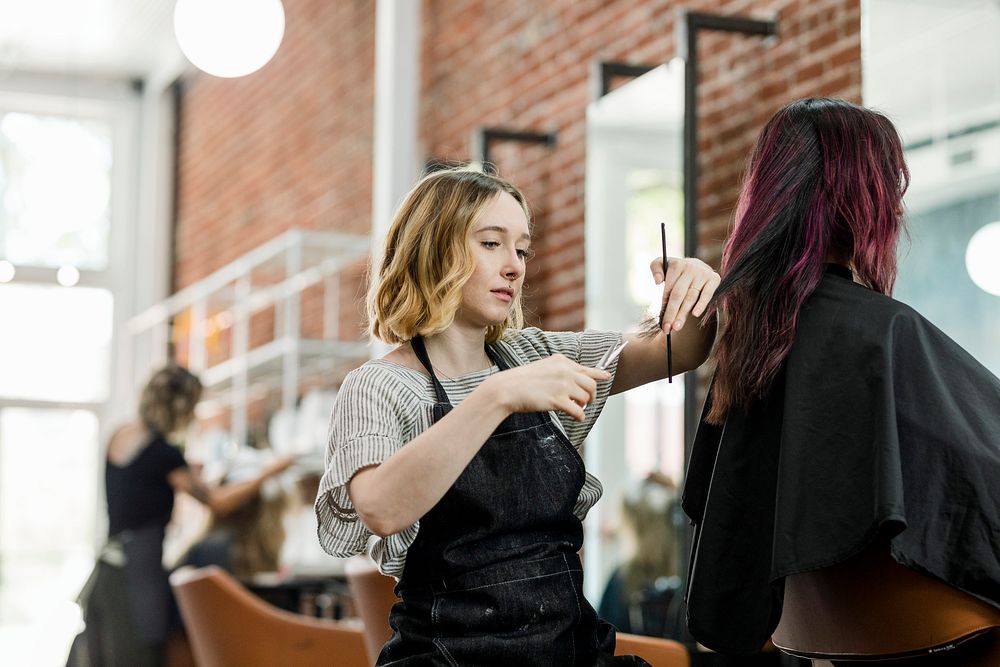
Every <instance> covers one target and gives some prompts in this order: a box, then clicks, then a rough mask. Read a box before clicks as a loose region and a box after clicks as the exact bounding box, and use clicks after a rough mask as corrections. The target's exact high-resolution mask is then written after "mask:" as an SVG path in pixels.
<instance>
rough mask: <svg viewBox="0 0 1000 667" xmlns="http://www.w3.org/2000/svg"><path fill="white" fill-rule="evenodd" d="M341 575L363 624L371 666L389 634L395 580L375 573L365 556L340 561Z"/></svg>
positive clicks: (395, 600)
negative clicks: (343, 575)
mask: <svg viewBox="0 0 1000 667" xmlns="http://www.w3.org/2000/svg"><path fill="white" fill-rule="evenodd" d="M344 574H345V576H346V577H347V586H348V588H349V589H350V591H351V600H352V601H353V602H354V609H355V611H356V612H357V614H358V616H360V617H361V620H362V622H363V623H364V638H365V649H366V650H367V651H368V663H369V664H371V665H374V664H375V660H376V659H377V658H378V655H379V653H380V652H381V651H382V647H383V646H385V643H386V642H387V641H389V637H391V636H392V628H390V627H389V610H391V609H392V605H394V604H396V603H397V602H399V598H398V597H396V593H395V587H396V580H395V579H393V578H392V577H387V576H385V575H384V574H382V573H381V572H379V571H378V567H377V566H376V565H375V563H374V562H372V560H371V559H370V558H368V557H366V556H354V557H352V558H350V559H348V561H347V562H346V563H345V564H344Z"/></svg>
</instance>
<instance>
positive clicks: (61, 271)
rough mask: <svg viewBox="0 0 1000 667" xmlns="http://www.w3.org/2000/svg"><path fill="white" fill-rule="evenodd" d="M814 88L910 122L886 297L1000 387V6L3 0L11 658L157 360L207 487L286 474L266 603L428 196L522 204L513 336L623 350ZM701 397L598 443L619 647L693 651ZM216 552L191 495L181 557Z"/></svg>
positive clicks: (634, 399)
mask: <svg viewBox="0 0 1000 667" xmlns="http://www.w3.org/2000/svg"><path fill="white" fill-rule="evenodd" d="M720 17H721V18H720ZM182 46H183V47H184V49H183V51H182V48H181V47H182ZM238 56H239V57H238ZM243 56H245V58H241V57H243ZM818 95H823V96H836V97H843V98H846V99H849V100H852V101H855V102H860V103H864V104H866V105H869V106H873V107H875V108H878V109H880V110H882V111H884V112H886V113H887V114H888V115H889V116H890V117H891V118H892V119H893V120H894V121H895V123H896V124H897V127H898V128H899V130H900V132H901V134H902V136H903V139H904V142H905V144H906V149H907V158H908V162H909V165H910V168H911V171H912V184H911V187H910V190H909V192H908V194H907V198H906V204H907V209H908V217H909V226H910V235H909V239H908V240H905V241H904V242H903V243H902V244H901V247H900V253H901V271H900V278H899V283H898V286H897V291H896V296H897V298H899V299H901V300H903V301H905V302H907V303H909V304H911V305H913V306H914V307H916V308H917V309H918V310H920V311H921V312H922V313H923V314H924V315H926V316H927V317H928V318H929V319H930V320H931V321H932V322H934V323H935V324H937V325H938V326H939V327H940V328H942V329H943V330H944V331H945V332H946V333H948V334H949V335H950V336H952V337H953V338H955V339H956V340H957V341H958V342H959V343H960V344H962V345H963V346H964V347H965V348H966V349H968V350H969V351H970V352H971V353H972V354H973V355H974V356H976V357H977V358H978V359H979V360H980V361H982V362H983V363H984V364H985V365H986V366H987V367H989V368H990V369H991V370H992V371H993V372H994V373H1000V344H998V341H1000V0H948V1H944V0H811V1H805V0H718V1H711V0H700V1H696V0H687V1H676V2H668V1H666V0H611V1H607V0H604V1H602V0H544V1H534V0H395V1H394V0H377V1H376V0H282V1H281V2H279V1H278V0H243V1H242V2H233V1H228V2H227V1H224V0H202V2H185V1H184V0H181V1H180V2H175V0H32V2H23V1H19V0H0V662H2V663H3V664H33V665H34V664H37V665H61V664H64V662H65V656H66V650H67V648H68V646H69V643H70V641H71V639H72V637H73V635H74V634H75V633H76V631H77V629H78V625H79V612H78V610H77V608H76V605H75V604H74V602H73V600H74V598H75V596H76V594H77V593H78V591H79V590H80V587H81V585H82V584H83V582H84V580H85V579H86V577H87V574H88V573H89V571H90V568H91V566H92V565H93V561H94V557H95V553H96V550H97V549H98V548H99V547H100V546H101V544H102V543H103V541H104V538H105V536H106V532H107V527H106V526H107V518H106V510H105V503H104V495H103V465H104V463H103V462H104V449H105V446H106V440H107V437H108V435H109V434H110V433H111V432H112V431H113V430H114V429H115V428H116V426H117V425H118V424H120V423H121V422H122V421H123V420H125V419H128V418H129V417H130V416H132V415H133V414H134V413H135V408H136V405H135V401H136V397H137V394H138V391H139V389H140V388H141V387H142V385H143V383H144V382H145V381H146V379H147V378H148V376H149V373H150V372H151V371H152V370H153V369H154V368H156V367H158V366H160V365H162V364H163V363H165V362H166V361H167V360H169V359H173V360H176V361H177V362H179V363H181V364H183V365H185V366H187V367H189V368H190V369H191V370H192V371H194V372H195V373H197V374H198V375H199V376H200V377H201V378H202V380H203V382H204V383H205V386H206V392H205V395H204V397H203V400H202V402H201V404H200V405H199V407H198V412H197V415H198V419H197V422H196V424H194V425H193V426H192V427H191V428H190V429H189V431H188V433H187V435H186V437H185V442H184V447H185V455H186V457H187V458H188V460H189V462H191V463H192V465H196V466H198V467H200V469H202V470H203V472H204V474H205V476H206V477H208V478H213V477H214V478H216V479H219V478H222V477H223V476H224V475H226V474H232V473H233V471H234V470H236V469H237V468H238V467H239V465H243V464H247V462H248V461H250V462H251V463H252V460H253V458H254V456H255V453H254V452H259V451H262V450H270V451H271V452H275V453H292V454H296V455H297V456H298V457H299V462H298V463H297V464H296V466H295V467H294V468H293V470H292V471H291V472H290V473H289V474H288V475H286V476H285V477H284V478H283V479H282V481H281V484H283V485H284V488H285V490H286V491H288V492H289V495H291V496H293V501H292V502H291V503H290V504H289V505H288V506H287V507H286V509H285V510H284V514H283V518H282V519H281V521H283V522H284V526H285V534H286V535H285V538H284V541H283V545H282V552H281V558H280V562H279V563H278V564H277V567H276V568H275V573H271V574H273V575H274V577H277V579H275V580H276V581H293V580H296V578H299V579H302V580H311V581H327V580H331V581H332V580H336V579H337V578H338V577H340V576H341V575H342V572H343V570H342V563H339V562H337V561H336V559H333V558H330V557H328V556H325V555H324V554H323V553H322V552H321V551H320V550H319V547H318V545H317V544H316V539H315V519H313V517H312V509H311V502H312V497H311V495H312V494H314V493H315V480H316V476H317V475H318V474H319V473H320V472H321V471H322V457H323V451H324V448H325V434H326V422H327V418H328V416H329V412H330V408H331V405H332V403H333V401H334V400H335V397H336V390H337V387H338V385H339V382H340V381H341V379H342V378H343V376H344V374H346V372H348V371H349V370H350V369H351V368H354V367H356V366H357V365H358V364H360V363H362V362H363V361H364V360H365V359H367V358H369V357H370V356H380V355H381V354H383V353H384V350H383V349H382V348H380V347H378V346H375V345H370V344H369V342H368V341H367V340H366V339H365V337H364V335H363V329H362V327H363V319H362V310H363V309H362V300H363V295H364V291H365V288H366V284H367V283H366V268H367V265H368V262H369V260H370V258H371V256H372V253H377V252H378V248H379V245H380V243H381V239H382V237H383V235H384V234H385V231H386V229H387V226H388V223H389V220H390V217H391V214H392V211H393V209H394V207H395V206H396V205H397V204H398V202H399V201H400V200H401V198H402V196H403V194H404V193H405V192H406V191H407V189H408V188H409V187H410V185H411V184H412V183H413V182H414V181H415V179H417V178H418V177H419V176H420V174H421V173H423V172H424V171H426V170H429V169H434V168H436V166H438V165H441V164H450V163H453V162H474V163H479V164H484V165H485V168H487V169H490V168H495V169H496V170H497V171H499V172H500V173H501V174H502V175H504V176H505V177H507V178H509V179H511V180H513V181H514V182H515V183H516V184H518V185H519V186H521V187H522V188H523V189H524V190H525V192H526V194H527V196H528V198H529V201H530V203H531V206H532V209H533V211H534V230H533V233H534V237H535V240H534V243H533V245H534V248H535V249H536V251H537V254H536V257H535V259H534V260H533V261H532V263H531V265H530V269H529V274H528V278H527V301H526V304H527V310H528V320H529V323H530V324H532V325H538V326H542V327H544V328H547V329H550V330H564V329H581V328H584V327H594V328H620V329H627V328H629V327H631V326H634V324H635V323H637V322H638V321H639V320H640V319H641V318H642V317H643V315H644V314H645V313H647V311H648V309H649V305H650V303H652V302H654V301H655V300H656V299H657V292H656V289H655V287H654V286H653V285H652V284H651V281H650V280H649V278H648V262H649V261H650V260H651V259H652V258H653V257H655V256H657V255H658V254H659V238H658V236H659V224H660V222H665V223H667V227H668V250H669V251H670V253H671V254H673V255H680V254H685V253H686V254H696V255H698V256H700V257H702V258H703V259H705V260H706V261H708V262H710V263H712V264H714V265H716V266H717V264H718V260H719V256H720V253H721V248H722V245H723V243H724V241H725V238H726V234H727V231H728V228H729V225H730V223H731V219H732V212H733V208H734V204H735V199H736V194H737V191H738V187H739V179H740V176H741V174H742V171H743V168H744V165H745V161H746V157H747V155H748V152H749V150H750V148H751V146H752V144H753V141H754V139H755V137H756V135H757V133H758V132H759V131H760V129H761V127H762V125H763V123H764V121H765V120H766V119H767V118H768V117H769V116H770V115H771V114H772V113H773V112H774V111H775V110H776V109H777V108H779V107H780V106H782V105H784V104H785V103H787V102H789V101H791V100H794V99H797V98H801V97H808V96H818ZM704 379H705V378H704V377H702V378H686V379H683V380H682V379H678V380H677V381H675V382H673V383H672V384H668V383H658V384H656V385H653V386H648V387H645V388H642V389H641V390H637V391H634V392H631V393H630V394H629V395H628V396H625V397H618V398H615V399H613V400H612V401H610V402H609V403H608V406H607V408H606V409H605V413H604V415H603V417H602V418H601V420H600V422H599V424H598V426H597V427H596V428H595V430H594V432H593V434H592V436H591V437H590V439H589V440H588V443H587V448H586V458H587V462H588V465H589V466H590V467H591V469H592V471H593V472H594V473H595V474H596V475H597V476H598V477H599V478H601V479H602V481H603V483H604V486H605V496H604V499H603V500H602V501H601V502H600V504H599V505H598V506H597V507H596V508H595V509H594V510H593V511H592V512H591V513H590V516H589V517H588V520H587V524H586V531H587V538H586V539H587V542H586V546H585V568H586V571H587V594H588V597H590V598H591V602H592V603H593V604H594V605H595V606H597V605H598V604H599V603H601V601H602V598H606V599H607V600H609V602H608V604H609V605H611V606H609V607H608V610H609V612H608V613H612V612H613V607H614V605H613V604H612V602H610V600H611V597H609V596H608V595H605V588H606V587H607V586H608V584H609V582H611V583H612V584H615V575H616V574H617V575H618V576H619V580H618V581H617V584H616V585H619V587H621V586H625V587H626V588H627V589H628V588H629V587H632V588H634V589H635V590H626V591H625V592H624V593H622V597H621V599H620V601H619V603H618V611H617V613H619V614H622V615H621V618H623V619H627V622H629V623H631V624H632V628H633V631H635V632H645V633H649V634H660V635H663V636H672V635H674V634H676V633H677V632H679V630H676V629H675V628H672V627H671V625H670V624H671V623H672V621H671V618H672V617H671V614H675V613H676V604H677V603H676V599H677V597H678V596H675V595H674V592H676V591H677V590H678V588H679V586H680V585H682V579H683V573H684V571H685V570H684V566H685V561H686V555H685V549H684V541H685V536H684V530H685V524H684V522H683V521H682V520H681V517H680V516H679V515H678V512H677V510H676V498H677V489H678V488H680V486H681V485H682V484H683V474H684V468H685V450H686V445H685V443H686V442H689V441H690V437H691V434H692V425H693V415H696V414H697V412H698V410H699V409H700V400H701V395H702V390H703V386H704ZM637 517H639V518H638V519H637ZM636 521H639V525H642V523H643V522H645V524H646V525H649V522H651V521H652V522H660V524H662V525H661V527H662V529H663V533H662V535H661V536H660V537H659V538H658V543H659V544H665V545H668V546H667V548H664V549H662V554H660V555H659V556H657V558H659V561H658V562H654V563H648V562H647V563H639V564H636V563H635V558H634V557H635V555H636V553H648V552H649V550H648V549H643V548H637V545H638V544H639V543H640V542H641V537H642V536H641V535H636V534H635V533H636V530H635V528H634V526H635V525H636ZM205 524H206V517H205V515H204V512H203V510H201V508H200V507H199V506H197V505H196V504H194V503H189V502H183V500H180V501H179V502H178V505H177V507H176V509H175V514H174V521H173V523H172V525H171V528H170V532H169V535H168V550H167V557H168V558H173V559H176V558H178V557H179V556H180V554H182V553H183V552H184V551H185V549H186V548H187V546H189V545H190V544H191V543H192V542H193V541H194V540H195V539H197V538H198V536H199V535H200V534H202V533H203V532H204V530H205ZM639 532H641V531H639ZM630 563H631V564H632V565H630ZM630 568H631V569H630ZM636 573H640V574H636ZM258 574H268V573H258ZM640 575H641V576H640ZM637 577H638V578H637ZM263 580H264V579H261V581H263ZM262 585H263V584H262ZM309 590H314V589H309ZM315 591H320V592H321V593H324V594H327V593H329V590H327V589H325V588H322V587H320V588H316V589H315V590H314V592H315ZM271 592H272V593H273V589H272V591H271ZM300 592H301V591H300ZM299 602H301V600H300V601H299ZM671 605H673V606H671ZM671 610H673V611H671ZM622 622H626V621H622Z"/></svg>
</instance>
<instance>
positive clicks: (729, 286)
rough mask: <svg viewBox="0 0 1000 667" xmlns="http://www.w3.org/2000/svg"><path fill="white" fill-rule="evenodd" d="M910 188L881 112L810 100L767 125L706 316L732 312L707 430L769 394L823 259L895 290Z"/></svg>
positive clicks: (874, 284) (892, 134)
mask: <svg viewBox="0 0 1000 667" xmlns="http://www.w3.org/2000/svg"><path fill="white" fill-rule="evenodd" d="M908 184H909V171H908V170H907V168H906V162H905V160H904V159H903V147H902V142H901V141H900V139H899V134H898V133H897V132H896V129H895V127H893V125H892V123H891V122H890V121H889V119H888V118H886V117H885V116H883V115H882V114H880V113H878V112H876V111H872V110H870V109H865V108H863V107H860V106H857V105H855V104H851V103H850V102H846V101H844V100H838V99H815V98H814V99H804V100H799V101H796V102H793V103H791V104H789V105H788V106H786V107H784V108H783V109H781V110H780V111H778V112H777V113H776V114H774V116H773V117H772V118H771V119H770V120H769V121H768V122H767V125H765V126H764V129H763V131H762V132H761V134H760V137H759V138H758V140H757V145H756V147H755V148H754V151H753V153H752V155H751V157H750V162H749V165H748V168H747V173H746V177H745V182H744V184H743V191H742V192H741V194H740V199H739V204H738V206H737V209H736V224H735V226H734V228H733V231H732V234H731V235H730V237H729V240H728V242H727V243H726V248H725V250H724V252H723V256H722V276H723V279H722V283H721V285H720V286H719V289H718V290H717V292H716V296H715V299H714V300H713V303H712V307H711V308H712V309H720V308H721V309H722V310H723V311H724V312H725V314H726V316H727V318H726V319H727V324H726V325H725V328H724V330H723V332H722V335H721V336H720V338H719V342H718V344H717V346H716V354H715V356H716V361H717V362H718V370H717V371H716V376H715V383H714V386H713V389H712V408H711V411H710V412H709V414H708V417H707V419H708V421H709V422H710V423H715V424H719V423H722V422H723V421H725V417H726V414H728V412H729V410H730V409H733V408H747V407H748V406H749V404H750V403H751V402H752V401H753V400H755V399H757V398H760V397H762V396H763V395H764V394H765V392H766V391H767V390H768V388H769V387H770V385H771V383H772V382H773V381H774V379H775V377H776V376H777V374H778V372H779V371H780V369H781V367H782V364H783V363H784V360H785V358H786V357H787V356H788V352H789V350H790V349H791V347H792V342H793V341H794V339H795V329H796V323H797V321H798V316H799V310H800V309H801V307H802V304H803V302H804V301H805V300H806V298H807V297H808V296H809V295H810V294H811V293H812V292H813V290H814V289H816V286H817V285H818V284H819V281H820V279H821V278H822V277H823V272H824V264H825V263H826V262H828V261H841V262H849V263H850V265H851V268H852V269H853V270H854V274H855V276H856V277H857V279H858V280H860V282H862V283H864V284H865V285H867V286H868V287H870V288H871V289H874V290H878V291H879V292H882V293H884V294H890V293H891V292H892V288H893V283H894V282H895V279H896V243H897V241H898V239H899V234H900V231H901V229H902V225H903V223H902V198H903V193H904V192H905V191H906V187H907V185H908Z"/></svg>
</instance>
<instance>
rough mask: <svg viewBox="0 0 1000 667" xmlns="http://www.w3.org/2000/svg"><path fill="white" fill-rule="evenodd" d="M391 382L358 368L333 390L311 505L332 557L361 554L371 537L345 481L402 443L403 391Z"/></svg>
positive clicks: (379, 374) (371, 370)
mask: <svg viewBox="0 0 1000 667" xmlns="http://www.w3.org/2000/svg"><path fill="white" fill-rule="evenodd" d="M394 384H395V383H394V382H393V380H392V378H391V377H387V376H386V375H384V374H382V373H380V372H378V369H376V368H365V367H362V368H360V369H357V370H354V371H352V372H351V373H349V374H348V376H347V378H346V379H345V380H344V383H343V385H342V386H341V388H340V391H339V392H338V394H337V400H336V403H335V404H334V408H333V414H332V415H331V418H330V430H329V437H328V441H327V451H326V467H325V471H324V473H323V477H322V479H321V480H320V485H319V493H318V495H317V497H316V505H315V509H316V518H317V521H318V524H319V528H318V532H319V541H320V544H321V545H322V547H323V549H324V550H326V552H327V553H329V554H331V555H333V556H338V557H348V556H353V555H355V554H359V553H361V552H363V551H364V550H365V548H366V545H367V543H368V540H369V538H371V537H372V533H371V531H369V530H368V529H367V528H366V527H365V525H364V524H363V523H362V522H361V520H360V519H359V518H358V513H357V510H356V509H355V508H354V504H353V503H352V502H351V498H350V496H349V495H348V493H347V483H348V482H349V481H350V480H351V478H352V477H353V476H354V474H355V473H357V472H358V471H359V470H361V469H362V468H365V467H368V466H372V465H378V464H379V463H381V462H382V461H385V460H386V459H387V458H389V457H390V456H392V455H393V454H394V453H395V452H397V451H398V450H399V448H400V447H402V446H403V445H404V444H405V439H404V435H403V434H404V432H405V430H406V423H405V422H406V415H405V413H401V402H402V401H401V400H400V399H401V396H400V394H401V392H400V390H399V388H398V385H397V386H396V387H394V386H393V385H394ZM403 393H405V390H404V391H403ZM413 532H414V534H415V531H413Z"/></svg>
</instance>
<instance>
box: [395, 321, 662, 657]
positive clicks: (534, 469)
mask: <svg viewBox="0 0 1000 667" xmlns="http://www.w3.org/2000/svg"><path fill="white" fill-rule="evenodd" d="M411 343H412V345H413V350H414V352H415V353H416V355H417V358H418V359H420V362H421V363H422V364H423V365H424V367H425V368H426V369H427V372H428V373H429V374H430V377H431V381H432V382H433V384H434V392H435V395H436V398H437V403H436V405H434V408H433V411H434V412H433V417H434V421H435V422H437V421H438V420H440V419H441V418H442V417H444V416H445V415H446V414H447V413H448V411H449V410H451V408H452V405H451V403H450V402H449V400H448V396H447V394H446V393H445V391H444V387H442V386H441V383H440V382H439V381H438V380H437V378H436V377H435V375H434V369H433V368H432V367H431V362H430V359H429V358H428V356H427V351H426V349H425V347H424V343H423V341H422V340H421V339H420V338H415V339H413V341H411ZM486 352H487V354H488V355H489V357H490V359H491V360H492V361H493V362H494V363H495V364H496V365H497V366H498V367H499V368H500V370H501V371H503V370H506V369H507V368H508V366H507V365H506V364H505V363H504V362H503V360H502V359H501V358H500V357H499V355H497V354H496V353H495V352H494V351H492V350H491V349H490V348H489V347H487V349H486ZM584 476H585V473H584V467H583V461H582V460H581V458H580V455H579V454H578V453H577V451H576V450H575V449H574V448H573V446H572V444H571V443H570V442H569V440H568V439H567V437H566V436H565V435H564V434H563V432H562V431H561V430H559V428H557V427H556V425H555V424H554V423H553V422H552V419H551V418H550V417H549V415H548V413H545V412H539V413H515V414H512V415H510V416H509V417H507V418H506V419H505V420H504V421H503V422H502V423H501V424H500V425H499V426H498V427H497V429H496V430H495V431H494V432H493V434H492V435H491V436H490V437H489V439H488V440H487V441H486V442H485V443H484V444H483V446H482V447H481V448H480V450H479V452H478V453H477V454H476V456H475V457H474V458H473V459H472V461H471V462H470V463H469V465H468V466H467V467H466V468H465V470H464V471H463V472H462V474H461V475H460V476H459V477H458V479H457V480H456V481H455V483H454V485H452V487H451V488H450V489H449V490H448V492H447V493H445V495H444V496H443V497H442V498H441V500H440V501H439V502H438V504H437V505H435V506H434V507H433V508H432V509H431V510H430V511H429V512H428V513H427V514H425V515H424V516H423V517H422V518H421V519H420V530H419V532H418V534H417V537H416V540H415V541H414V542H413V544H412V545H411V546H410V548H409V550H408V551H407V555H406V565H405V567H404V569H403V575H402V577H401V578H400V581H399V584H398V585H397V587H396V592H397V594H398V595H399V597H400V598H401V602H399V603H397V604H396V605H395V606H394V607H393V609H392V612H391V614H390V616H389V623H390V625H391V626H392V629H393V635H392V638H391V639H390V640H389V642H388V643H387V644H386V645H385V647H383V649H382V653H381V655H380V656H379V659H378V662H377V663H376V664H377V665H397V666H403V665H405V666H408V667H410V666H414V665H449V666H451V667H456V666H458V665H462V666H465V665H476V666H479V665H483V666H485V665H498V666H502V667H511V666H512V665H517V666H519V667H529V666H532V665H537V666H538V667H556V666H561V665H565V666H571V665H572V666H575V665H587V666H590V665H603V664H645V663H643V662H641V661H639V662H634V661H632V660H631V659H626V660H622V659H619V660H618V661H616V660H615V659H614V658H612V657H611V656H612V654H613V653H614V646H615V633H614V628H613V627H612V626H611V625H609V624H607V623H605V622H603V621H600V620H599V619H598V618H597V614H596V613H595V612H594V609H593V607H591V606H590V604H589V603H588V602H587V600H586V599H585V598H584V596H583V569H582V567H581V563H580V558H579V556H578V555H577V552H578V551H579V550H580V547H581V545H582V544H583V526H582V524H581V523H580V520H579V519H578V518H577V517H576V516H575V515H574V514H573V506H574V505H575V503H576V500H577V496H578V495H579V493H580V489H581V488H582V487H583V483H584Z"/></svg>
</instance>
